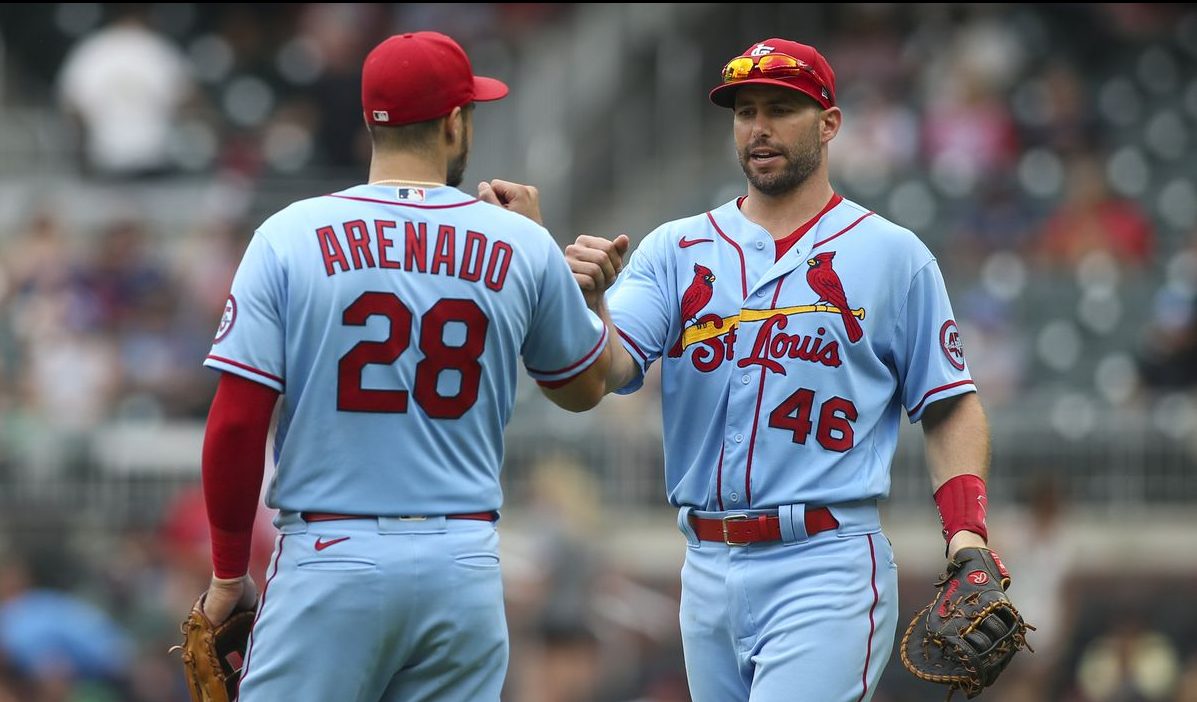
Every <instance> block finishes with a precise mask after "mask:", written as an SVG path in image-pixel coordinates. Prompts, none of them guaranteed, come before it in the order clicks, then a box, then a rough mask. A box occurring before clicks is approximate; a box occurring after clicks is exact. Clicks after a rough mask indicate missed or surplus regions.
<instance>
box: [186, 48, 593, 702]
mask: <svg viewBox="0 0 1197 702" xmlns="http://www.w3.org/2000/svg"><path fill="white" fill-rule="evenodd" d="M506 94H507V86H506V85H504V84H503V83H502V82H500V81H498V80H495V79H491V78H482V77H475V76H474V75H473V72H472V69H471V66H470V62H469V59H468V58H467V57H466V54H465V53H464V52H463V51H462V49H461V47H459V46H458V45H457V44H456V43H455V42H454V41H453V40H452V39H450V38H449V37H447V36H445V35H443V34H438V33H435V32H419V33H414V34H404V35H402V36H393V37H391V38H389V39H387V40H386V41H384V42H382V43H381V44H380V45H378V46H377V47H376V48H375V49H374V50H373V51H371V53H370V54H369V56H367V58H366V60H365V64H364V66H363V69H362V107H363V109H364V115H365V121H366V123H367V125H368V127H369V131H370V134H371V137H372V140H373V148H374V151H373V158H372V161H371V165H370V182H369V183H368V184H365V185H359V186H356V187H352V188H349V189H348V190H344V191H342V192H338V193H335V194H331V195H325V196H322V197H315V198H312V199H309V200H303V201H301V202H297V203H294V204H292V205H291V206H289V207H287V208H286V209H284V210H282V211H280V212H278V213H277V214H275V215H274V216H272V217H271V218H269V219H268V220H267V221H266V222H265V223H264V224H262V226H261V227H260V228H259V229H258V230H257V232H256V233H255V235H254V237H253V239H252V241H251V242H250V244H249V246H248V249H247V250H246V252H245V256H244V258H243V260H242V262H241V265H240V268H239V269H238V271H237V274H236V277H235V279H234V281H233V286H232V294H230V295H229V299H228V303H227V305H226V307H225V311H224V317H223V318H222V319H221V321H220V326H219V329H218V331H217V333H216V339H215V342H214V344H213V346H212V351H211V354H210V355H209V356H208V357H207V360H206V361H205V365H207V366H209V367H211V368H215V369H218V370H220V371H223V375H222V377H221V380H220V384H219V387H218V389H217V392H216V397H215V399H214V400H213V403H212V408H211V413H210V415H209V420H208V426H207V433H206V436H205V441H204V453H203V482H204V491H205V495H206V498H207V503H208V514H209V519H210V521H211V525H212V535H213V543H212V557H213V566H214V568H213V570H214V577H213V580H212V584H211V588H210V589H209V591H208V593H207V596H206V600H205V605H204V610H205V613H206V614H207V615H208V616H209V618H211V619H212V620H213V621H214V622H219V621H221V620H223V619H224V618H225V617H227V615H228V613H229V612H230V611H232V610H233V608H234V606H235V605H238V604H240V605H242V606H244V605H250V604H252V603H253V601H254V599H255V597H256V596H257V592H258V589H257V587H256V585H255V584H254V583H253V582H252V580H250V579H249V578H247V577H246V576H245V575H244V574H245V572H246V563H247V560H248V557H249V547H250V544H249V540H250V528H251V525H252V520H253V513H254V505H255V503H256V501H257V498H258V494H259V487H260V484H261V481H262V476H263V461H262V455H263V452H264V449H265V441H266V436H267V427H268V424H269V421H270V418H271V414H272V412H273V411H274V408H275V404H276V399H277V397H278V396H279V395H280V394H282V402H281V405H280V407H279V416H278V426H277V431H276V434H275V441H274V456H275V461H276V463H277V470H276V472H275V474H274V476H273V479H272V480H271V483H270V487H269V491H268V494H267V498H266V500H267V503H268V504H269V505H270V506H271V507H274V508H277V509H278V510H279V512H278V516H277V518H276V521H275V523H276V526H277V527H278V529H279V532H280V536H279V537H278V540H277V542H276V545H275V550H274V554H273V560H272V563H271V565H270V568H269V571H268V574H267V578H266V581H265V583H264V584H263V586H262V588H261V604H260V606H259V608H258V614H257V620H256V621H255V624H254V628H253V634H252V636H251V638H250V644H249V648H248V651H247V653H246V656H245V660H244V662H243V667H242V677H241V687H240V699H241V701H242V702H263V701H271V702H273V701H276V700H284V699H285V700H297V701H301V702H302V701H311V702H330V701H333V700H336V701H337V702H352V701H359V702H378V701H393V702H399V701H402V702H433V701H436V702H445V701H447V700H448V701H454V700H460V701H461V702H478V701H480V700H481V701H487V700H489V701H497V700H498V699H499V691H500V688H501V687H502V684H503V679H504V675H505V672H506V667H507V649H508V640H507V630H506V624H505V620H504V613H503V598H502V585H501V581H500V575H499V557H498V552H497V547H498V537H497V534H496V531H495V520H496V519H497V518H498V512H497V510H498V509H499V507H500V503H501V501H502V494H501V491H500V486H499V481H498V472H499V466H500V463H501V461H502V457H503V435H502V432H503V427H504V425H505V424H506V423H507V421H508V419H509V418H510V415H511V410H512V405H513V402H514V392H515V387H516V373H517V370H518V369H517V363H518V362H519V359H520V357H522V360H523V363H524V365H525V367H526V369H527V372H528V373H529V374H530V375H531V376H532V377H533V378H534V379H535V380H536V381H537V382H538V383H539V384H540V385H541V387H542V389H543V390H544V392H545V393H546V394H547V395H548V397H549V398H550V399H551V400H553V401H554V402H556V403H557V404H558V405H561V406H562V407H565V408H567V409H570V410H574V411H582V410H585V409H588V408H590V407H592V406H594V405H595V404H596V403H597V402H598V401H599V399H600V398H601V397H602V395H603V383H604V379H605V377H606V375H607V370H608V365H609V358H610V351H609V350H608V345H607V339H608V334H607V330H606V327H605V325H604V324H603V323H602V321H601V320H600V319H599V318H598V317H596V316H595V315H594V314H593V313H592V312H591V311H590V310H588V309H587V308H586V305H585V303H584V302H583V298H582V295H581V294H580V292H579V290H578V286H577V285H576V283H575V282H574V280H573V278H572V276H571V274H570V270H569V267H568V265H567V264H566V262H565V259H564V257H563V256H562V254H561V251H560V249H558V247H557V246H556V244H555V243H554V241H553V239H552V237H551V236H550V235H549V233H548V232H547V231H545V229H544V228H542V227H540V226H539V225H537V224H535V223H534V222H532V221H530V220H529V219H528V218H526V217H523V216H520V215H518V214H516V213H514V212H511V211H508V209H510V208H516V207H523V206H524V205H527V204H528V203H529V201H531V202H532V204H533V209H534V208H535V191H534V190H531V189H529V188H526V187H523V186H517V185H514V184H510V183H505V182H502V181H495V182H494V183H491V184H482V185H480V186H479V191H480V197H481V198H482V199H481V200H479V199H476V198H474V197H471V196H468V195H466V194H465V193H463V192H462V191H460V190H458V189H457V187H456V186H457V185H459V184H460V182H461V179H462V174H463V172H464V170H465V163H466V155H467V152H468V149H469V145H470V139H471V114H472V111H473V104H474V103H475V102H479V101H486V100H498V99H500V98H502V97H503V96H504V95H506ZM496 205H500V206H496ZM534 215H535V213H534Z"/></svg>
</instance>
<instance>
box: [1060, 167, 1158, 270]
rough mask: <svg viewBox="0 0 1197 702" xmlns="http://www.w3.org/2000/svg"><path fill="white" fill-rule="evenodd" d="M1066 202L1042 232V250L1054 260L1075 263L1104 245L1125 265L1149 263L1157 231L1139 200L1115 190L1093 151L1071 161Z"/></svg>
mask: <svg viewBox="0 0 1197 702" xmlns="http://www.w3.org/2000/svg"><path fill="white" fill-rule="evenodd" d="M1066 189H1067V192H1066V195H1065V198H1064V202H1062V203H1060V206H1059V207H1058V208H1056V211H1055V212H1053V213H1052V214H1051V216H1049V217H1048V219H1047V222H1045V223H1044V225H1043V229H1042V231H1041V234H1040V238H1039V254H1040V256H1041V257H1042V258H1043V260H1045V261H1046V262H1048V263H1050V264H1055V265H1060V266H1065V267H1070V268H1071V267H1073V266H1075V265H1076V264H1077V263H1079V262H1080V261H1081V259H1083V258H1084V257H1085V255H1086V254H1088V253H1090V252H1092V251H1105V252H1108V253H1109V254H1111V255H1113V256H1114V258H1116V259H1117V260H1118V262H1119V263H1120V264H1121V265H1122V267H1124V268H1127V267H1129V268H1137V267H1141V266H1143V265H1145V264H1147V263H1149V262H1150V261H1151V259H1152V255H1153V254H1154V253H1155V232H1154V230H1153V227H1152V224H1151V221H1150V220H1149V219H1148V218H1147V215H1146V214H1145V213H1144V212H1143V210H1142V208H1141V207H1140V206H1139V205H1138V203H1136V202H1134V201H1132V200H1126V199H1123V198H1119V197H1117V196H1115V195H1114V194H1113V193H1111V192H1110V189H1109V186H1108V184H1107V183H1106V178H1105V173H1104V172H1103V171H1102V167H1101V164H1100V163H1099V162H1098V160H1097V159H1096V158H1095V157H1094V156H1093V155H1083V156H1078V157H1076V158H1075V159H1073V161H1072V162H1071V163H1070V164H1069V168H1068V178H1067V181H1066Z"/></svg>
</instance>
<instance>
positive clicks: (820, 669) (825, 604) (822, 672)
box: [678, 502, 898, 702]
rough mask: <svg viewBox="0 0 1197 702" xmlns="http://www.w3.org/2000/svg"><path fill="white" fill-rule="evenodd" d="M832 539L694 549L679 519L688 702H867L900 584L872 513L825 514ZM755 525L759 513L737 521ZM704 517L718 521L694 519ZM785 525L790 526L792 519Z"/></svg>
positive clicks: (697, 545) (802, 537) (886, 648)
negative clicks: (834, 522)
mask: <svg viewBox="0 0 1197 702" xmlns="http://www.w3.org/2000/svg"><path fill="white" fill-rule="evenodd" d="M830 509H831V511H832V513H833V514H834V515H835V516H836V517H837V519H838V520H839V522H840V526H839V528H838V529H835V530H830V531H825V532H822V533H818V534H815V535H813V536H809V537H808V536H807V535H806V534H805V531H804V529H803V528H802V527H801V526H800V525H801V524H802V518H801V510H802V506H801V505H789V506H786V507H783V508H782V509H781V511H780V512H781V516H782V519H783V523H786V524H790V525H793V524H797V525H799V527H798V528H797V529H795V528H793V526H790V527H789V528H788V529H787V528H783V534H784V538H785V541H783V542H773V543H767V544H752V545H747V546H729V545H726V544H723V543H719V542H712V541H701V542H700V541H699V540H698V539H697V537H696V536H695V534H694V531H693V528H692V527H691V526H690V522H689V514H690V512H691V508H689V507H683V508H682V509H681V511H680V513H679V516H678V525H679V527H680V528H681V530H682V533H683V534H685V536H686V540H687V542H688V545H689V548H687V550H686V561H685V564H684V565H683V567H682V603H681V630H682V643H683V649H684V651H685V657H686V675H687V678H688V679H689V682H690V695H691V698H692V699H693V702H738V701H748V700H751V702H868V700H870V699H872V697H873V694H874V692H875V690H876V687H877V683H878V681H879V680H880V679H881V672H882V670H883V669H884V667H885V664H886V662H887V661H888V659H889V656H890V652H891V650H892V648H893V642H894V632H895V627H896V625H897V615H898V577H897V566H896V565H895V564H894V559H893V549H892V548H891V546H890V543H889V540H888V539H887V538H886V537H885V535H884V534H882V533H881V530H880V525H879V522H878V518H877V510H876V506H875V503H872V502H869V503H857V504H852V505H842V506H835V505H833V506H831V507H830ZM736 513H737V514H741V513H746V514H750V515H755V514H759V513H761V511H760V510H755V511H754V510H749V511H747V512H736ZM695 514H697V515H699V516H702V517H716V518H718V517H721V516H723V515H724V514H725V513H716V512H696V513H695ZM791 515H793V516H794V518H793V519H791V518H790V517H791Z"/></svg>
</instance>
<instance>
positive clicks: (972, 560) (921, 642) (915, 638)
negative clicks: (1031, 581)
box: [901, 548, 1035, 699]
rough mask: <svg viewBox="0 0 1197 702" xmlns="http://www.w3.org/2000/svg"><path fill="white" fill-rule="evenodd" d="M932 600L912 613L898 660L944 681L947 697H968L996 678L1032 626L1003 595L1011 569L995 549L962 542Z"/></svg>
mask: <svg viewBox="0 0 1197 702" xmlns="http://www.w3.org/2000/svg"><path fill="white" fill-rule="evenodd" d="M935 586H936V587H937V588H939V590H938V592H936V593H935V598H934V599H933V600H931V604H929V605H927V606H926V607H925V608H923V611H921V612H919V613H918V614H917V615H915V617H914V620H913V621H911V622H910V626H909V627H908V628H907V629H906V634H905V636H903V637H902V645H901V655H902V665H904V666H906V669H907V670H909V671H910V672H911V673H914V674H915V675H916V676H917V677H918V678H920V679H922V680H926V681H928V682H934V683H941V684H944V685H947V686H948V687H949V689H948V698H949V699H951V696H952V693H953V692H955V691H956V690H961V691H963V692H964V694H965V695H967V696H968V697H969V698H973V697H976V696H977V695H979V694H981V691H982V690H983V689H985V688H986V687H988V686H989V685H992V684H993V682H994V681H995V680H997V677H998V674H999V673H1001V672H1002V670H1004V669H1005V668H1006V666H1007V665H1008V664H1009V663H1010V660H1011V659H1012V658H1014V654H1015V653H1018V651H1019V650H1020V649H1022V648H1026V649H1028V650H1031V647H1030V646H1028V645H1027V638H1026V636H1027V631H1028V630H1031V629H1034V628H1035V627H1033V626H1030V625H1028V624H1027V623H1026V622H1024V621H1023V619H1022V615H1020V614H1019V613H1018V610H1017V609H1015V608H1014V605H1013V604H1011V603H1010V599H1009V598H1008V597H1006V588H1008V587H1009V586H1010V573H1009V572H1007V570H1006V567H1005V566H1003V565H1002V561H1001V559H1000V558H998V557H997V554H996V553H994V552H993V551H991V550H989V549H984V548H962V549H960V550H959V551H958V552H957V553H956V556H955V557H954V558H953V559H952V560H951V561H948V568H947V572H945V573H944V574H943V575H942V576H940V578H939V580H937V581H936V583H935Z"/></svg>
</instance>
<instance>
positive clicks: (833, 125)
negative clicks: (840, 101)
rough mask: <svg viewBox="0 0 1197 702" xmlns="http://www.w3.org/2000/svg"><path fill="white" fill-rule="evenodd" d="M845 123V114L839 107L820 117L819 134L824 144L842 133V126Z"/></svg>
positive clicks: (828, 109)
mask: <svg viewBox="0 0 1197 702" xmlns="http://www.w3.org/2000/svg"><path fill="white" fill-rule="evenodd" d="M843 123H844V113H843V112H842V111H841V110H840V108H838V107H829V108H827V109H826V110H823V112H822V113H821V114H820V115H819V132H820V135H821V136H822V138H823V143H827V142H829V141H831V140H832V139H834V138H835V135H836V134H839V133H840V126H841V125H843Z"/></svg>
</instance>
